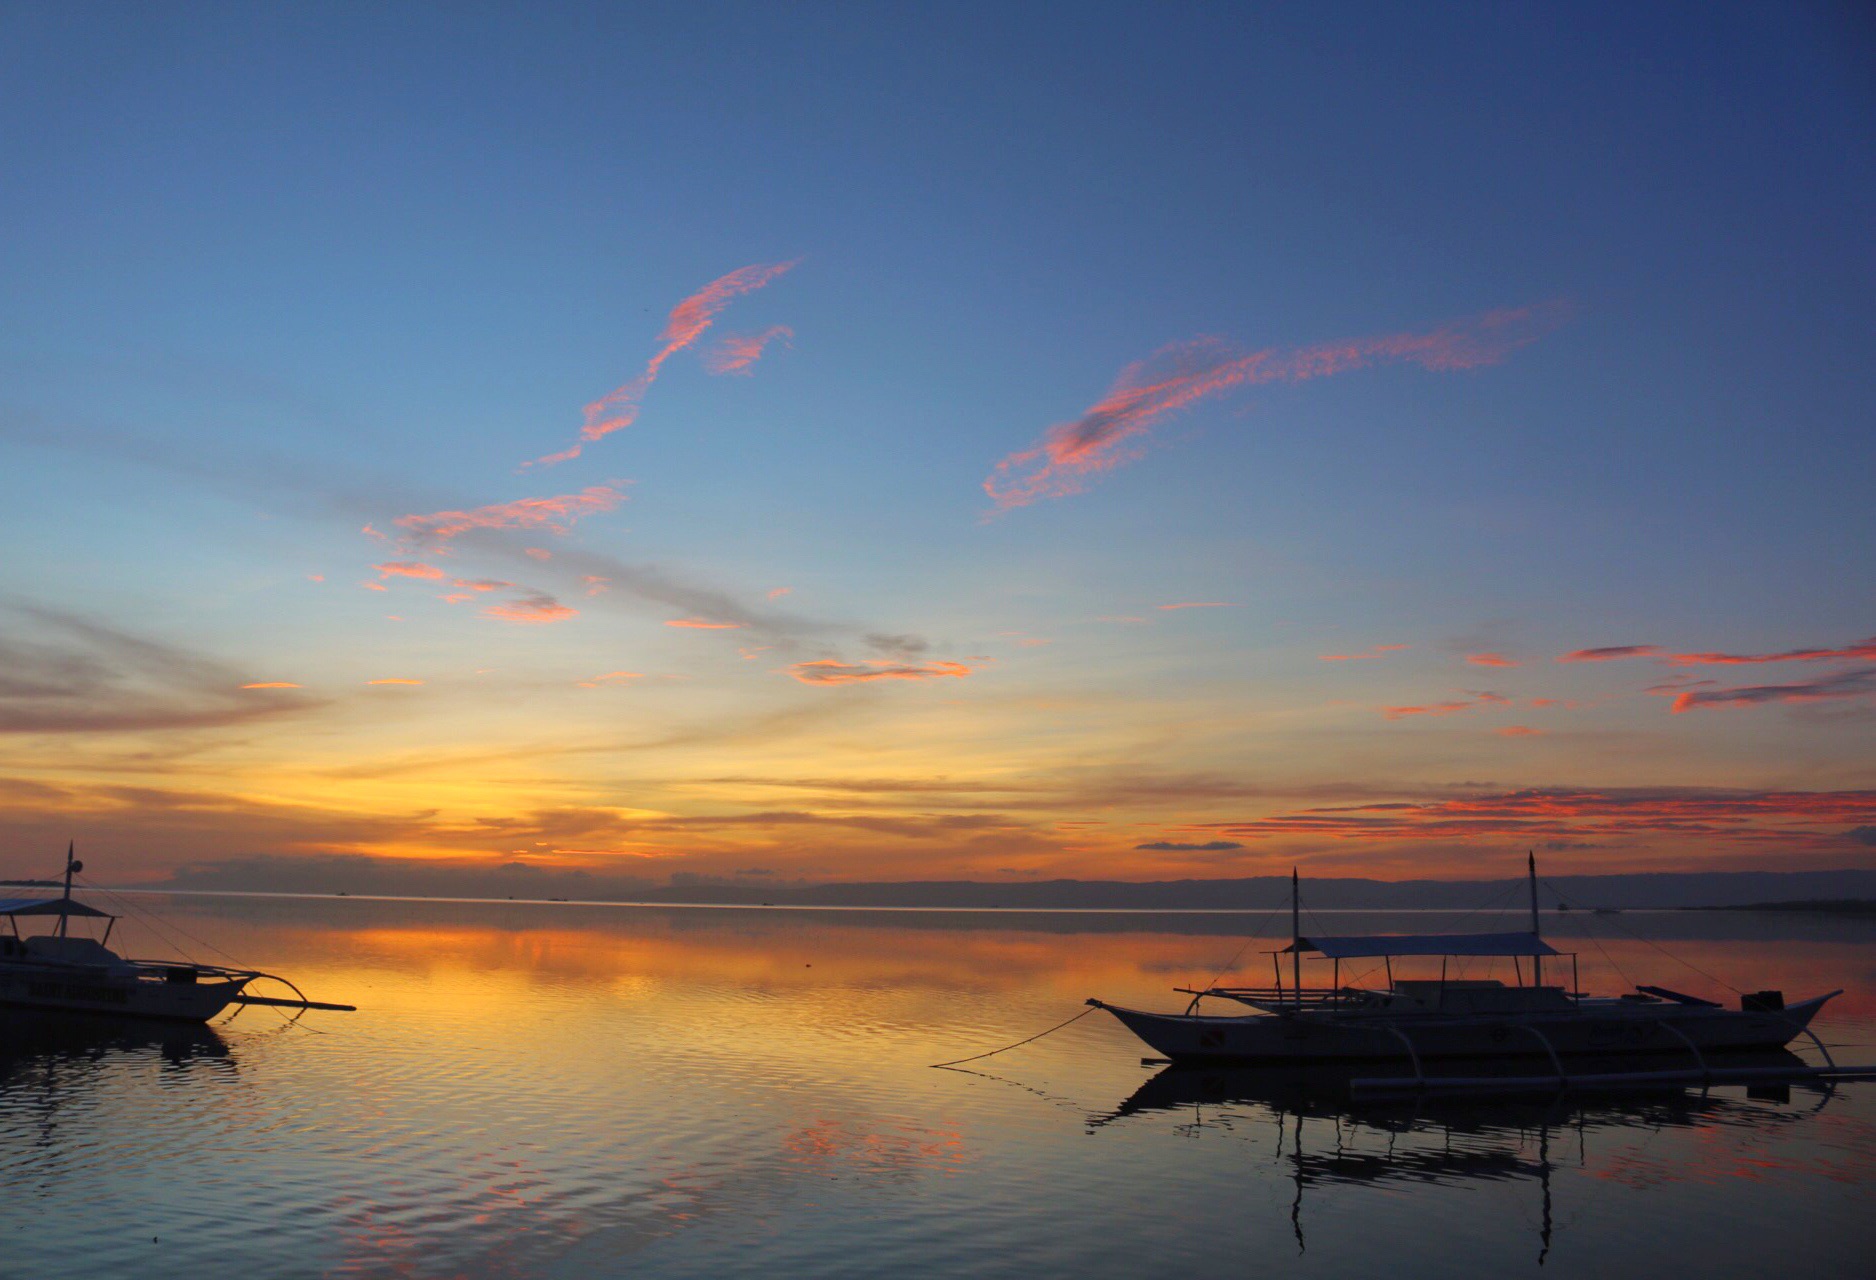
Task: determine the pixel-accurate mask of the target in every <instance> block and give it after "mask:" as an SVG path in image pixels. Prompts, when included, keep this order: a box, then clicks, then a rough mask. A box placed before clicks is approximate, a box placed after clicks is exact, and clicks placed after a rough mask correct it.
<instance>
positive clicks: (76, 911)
mask: <svg viewBox="0 0 1876 1280" xmlns="http://www.w3.org/2000/svg"><path fill="white" fill-rule="evenodd" d="M0 916H97V917H99V918H100V919H104V920H115V919H116V918H117V917H116V916H113V915H112V914H111V913H110V912H108V911H100V910H98V909H97V908H96V907H88V906H86V905H85V904H84V903H82V902H79V901H78V900H77V899H75V898H0Z"/></svg>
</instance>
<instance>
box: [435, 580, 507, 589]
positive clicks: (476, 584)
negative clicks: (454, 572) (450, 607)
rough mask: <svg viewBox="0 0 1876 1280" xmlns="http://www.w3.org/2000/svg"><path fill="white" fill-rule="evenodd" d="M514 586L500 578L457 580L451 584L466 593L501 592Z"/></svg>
mask: <svg viewBox="0 0 1876 1280" xmlns="http://www.w3.org/2000/svg"><path fill="white" fill-rule="evenodd" d="M514 585H515V584H514V583H512V582H503V581H501V580H500V579H499V578H457V579H456V580H455V581H454V582H452V583H450V586H452V587H461V588H462V589H463V590H464V591H501V590H505V589H506V588H508V587H512V586H514Z"/></svg>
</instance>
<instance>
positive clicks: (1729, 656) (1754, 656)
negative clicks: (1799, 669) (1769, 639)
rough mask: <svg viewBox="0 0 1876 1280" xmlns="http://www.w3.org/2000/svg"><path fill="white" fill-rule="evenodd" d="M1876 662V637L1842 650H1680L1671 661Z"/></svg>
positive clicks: (1718, 663)
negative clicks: (1741, 651) (1760, 651)
mask: <svg viewBox="0 0 1876 1280" xmlns="http://www.w3.org/2000/svg"><path fill="white" fill-rule="evenodd" d="M1842 661H1861V662H1876V636H1871V637H1870V638H1869V639H1867V640H1859V641H1857V642H1856V643H1855V644H1852V645H1847V646H1845V647H1844V648H1842V649H1787V650H1785V651H1784V652H1783V653H1676V654H1670V655H1669V656H1668V662H1669V663H1670V664H1672V665H1674V666H1677V667H1708V666H1711V667H1728V666H1751V665H1754V664H1757V663H1763V662H1842Z"/></svg>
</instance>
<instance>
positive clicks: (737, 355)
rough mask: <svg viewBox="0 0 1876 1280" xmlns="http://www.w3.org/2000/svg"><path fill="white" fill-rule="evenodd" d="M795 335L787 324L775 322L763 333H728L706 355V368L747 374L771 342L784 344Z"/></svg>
mask: <svg viewBox="0 0 1876 1280" xmlns="http://www.w3.org/2000/svg"><path fill="white" fill-rule="evenodd" d="M794 336H795V331H794V330H793V329H790V328H789V327H788V326H787V325H785V324H774V325H770V326H769V327H768V328H766V329H764V330H763V331H762V332H761V333H749V334H740V333H727V334H724V335H723V341H722V342H719V343H718V344H717V347H716V350H714V351H712V352H711V353H710V354H709V355H707V356H705V357H704V368H706V369H708V370H709V371H710V372H711V373H737V374H745V375H746V374H747V373H748V372H749V367H750V366H751V365H753V364H754V363H755V362H756V361H758V360H760V359H761V358H762V349H763V348H764V347H766V346H768V345H769V344H770V343H771V342H776V341H780V342H781V344H782V345H783V346H787V345H788V340H789V339H790V338H793V337H794Z"/></svg>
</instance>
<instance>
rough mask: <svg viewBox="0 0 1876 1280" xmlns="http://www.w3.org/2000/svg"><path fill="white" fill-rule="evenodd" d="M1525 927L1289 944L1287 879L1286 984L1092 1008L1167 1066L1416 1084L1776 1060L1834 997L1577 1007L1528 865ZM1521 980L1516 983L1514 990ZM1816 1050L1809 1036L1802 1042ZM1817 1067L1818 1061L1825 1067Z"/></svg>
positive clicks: (1634, 996) (1637, 995)
mask: <svg viewBox="0 0 1876 1280" xmlns="http://www.w3.org/2000/svg"><path fill="white" fill-rule="evenodd" d="M1530 875H1531V928H1530V931H1529V932H1528V933H1524V932H1520V933H1473V934H1380V935H1373V936H1366V937H1325V936H1321V935H1310V936H1307V937H1305V936H1304V935H1303V932H1302V925H1301V915H1300V907H1299V904H1298V900H1297V897H1296V892H1297V880H1296V876H1295V873H1294V872H1292V873H1291V880H1290V883H1291V895H1292V896H1291V922H1292V928H1291V934H1292V936H1291V941H1290V945H1289V946H1288V947H1285V948H1283V949H1281V950H1280V951H1274V952H1272V953H1271V956H1272V961H1273V964H1274V963H1275V962H1276V960H1277V958H1278V957H1279V956H1282V955H1288V956H1289V957H1290V960H1291V964H1290V969H1291V978H1292V980H1291V984H1290V986H1289V988H1288V989H1286V988H1285V987H1284V985H1283V970H1282V966H1281V965H1277V985H1276V986H1275V987H1218V986H1213V987H1207V988H1202V989H1195V988H1191V987H1181V988H1178V990H1179V991H1180V992H1182V993H1183V994H1187V995H1190V996H1191V997H1192V1002H1191V1004H1189V1005H1187V1006H1186V1011H1185V1012H1184V1013H1176V1014H1175V1013H1150V1012H1147V1011H1144V1010H1139V1009H1126V1008H1122V1007H1120V1006H1118V1005H1111V1004H1107V1003H1105V1002H1103V1001H1100V1000H1090V1001H1088V1003H1089V1004H1090V1005H1093V1006H1094V1007H1095V1008H1098V1009H1105V1010H1107V1011H1108V1012H1109V1013H1111V1014H1113V1015H1114V1016H1115V1017H1116V1018H1118V1019H1119V1020H1120V1021H1121V1023H1122V1024H1123V1025H1124V1026H1125V1027H1126V1028H1127V1029H1128V1030H1129V1031H1132V1032H1133V1033H1134V1034H1135V1035H1137V1036H1138V1037H1140V1039H1142V1040H1144V1041H1145V1042H1146V1043H1147V1044H1148V1045H1149V1046H1151V1047H1152V1048H1153V1049H1154V1050H1155V1051H1156V1052H1158V1053H1159V1054H1161V1055H1162V1056H1164V1057H1165V1058H1167V1059H1168V1060H1170V1061H1171V1062H1173V1063H1271V1064H1276V1063H1308V1062H1337V1061H1344V1062H1346V1061H1359V1060H1363V1059H1369V1060H1377V1059H1395V1060H1399V1059H1401V1058H1403V1057H1404V1058H1407V1059H1409V1060H1410V1061H1411V1062H1412V1063H1413V1065H1414V1068H1415V1076H1416V1077H1418V1076H1420V1074H1421V1072H1420V1069H1419V1068H1420V1063H1421V1062H1422V1061H1423V1060H1425V1059H1429V1058H1487V1057H1523V1056H1531V1057H1541V1058H1548V1059H1549V1060H1550V1063H1551V1065H1553V1066H1554V1067H1555V1068H1556V1073H1557V1077H1558V1078H1561V1077H1563V1076H1564V1075H1565V1071H1564V1068H1563V1062H1562V1060H1563V1058H1565V1057H1568V1056H1571V1055H1598V1056H1600V1055H1605V1054H1612V1053H1614V1054H1649V1053H1673V1052H1679V1053H1683V1054H1685V1053H1688V1052H1691V1053H1692V1054H1693V1055H1694V1057H1695V1058H1696V1059H1699V1061H1700V1063H1701V1065H1702V1068H1703V1069H1704V1067H1705V1059H1704V1058H1703V1057H1702V1056H1701V1055H1703V1054H1706V1053H1709V1052H1713V1051H1716V1050H1724V1051H1732V1050H1768V1049H1780V1048H1783V1047H1784V1046H1785V1045H1787V1044H1789V1043H1790V1042H1791V1041H1792V1040H1794V1039H1795V1038H1797V1037H1798V1036H1799V1035H1801V1034H1809V1028H1810V1023H1811V1019H1812V1018H1814V1017H1815V1016H1816V1015H1817V1012H1818V1010H1819V1009H1821V1008H1823V1007H1824V1004H1825V1003H1826V1002H1827V1001H1829V1000H1830V999H1832V998H1833V997H1834V996H1837V995H1841V994H1842V992H1841V991H1832V992H1830V993H1828V994H1826V995H1821V996H1817V997H1814V998H1812V999H1809V1000H1805V1001H1802V1002H1800V1003H1797V1004H1793V1005H1789V1006H1787V1005H1786V1004H1785V1001H1784V996H1783V993H1781V992H1777V991H1760V992H1756V993H1752V994H1747V995H1744V996H1742V998H1741V1001H1740V1007H1739V1008H1738V1009H1728V1008H1725V1007H1723V1006H1722V1005H1720V1004H1717V1003H1715V1002H1714V1001H1711V1000H1702V999H1699V998H1698V997H1695V996H1690V995H1683V994H1682V993H1680V992H1677V991H1670V990H1668V989H1667V988H1665V987H1658V986H1641V987H1637V988H1636V990H1635V991H1634V992H1633V993H1631V994H1624V995H1619V996H1589V995H1585V994H1584V993H1583V992H1582V991H1580V990H1579V989H1578V984H1577V983H1576V982H1575V980H1574V974H1573V977H1572V981H1571V983H1570V986H1569V987H1567V988H1566V987H1564V986H1561V985H1547V984H1546V983H1545V982H1544V962H1545V961H1546V960H1553V962H1556V961H1561V960H1562V959H1565V958H1567V959H1568V960H1569V961H1570V963H1571V965H1572V968H1573V969H1574V964H1575V957H1574V956H1569V957H1564V956H1563V953H1561V952H1558V951H1557V950H1556V949H1554V948H1553V947H1551V946H1550V944H1549V943H1547V942H1545V941H1544V940H1543V939H1542V938H1541V937H1539V936H1538V914H1537V865H1536V861H1535V859H1532V860H1531V862H1530ZM1305 954H1314V955H1319V956H1322V957H1324V958H1326V959H1328V960H1330V961H1332V962H1333V963H1334V966H1335V979H1334V981H1333V982H1332V983H1331V985H1330V986H1329V987H1327V988H1323V989H1316V990H1305V989H1304V988H1303V984H1302V958H1303V956H1304V955H1305ZM1416 956H1417V957H1437V958H1438V959H1439V960H1440V970H1439V976H1438V977H1437V978H1417V979H1408V978H1400V979H1396V978H1394V976H1393V970H1394V962H1395V961H1396V960H1398V959H1401V958H1403V957H1416ZM1453 957H1498V958H1507V959H1511V960H1512V962H1513V964H1514V965H1516V966H1517V968H1518V978H1519V980H1518V983H1517V985H1515V986H1507V985H1506V984H1505V983H1503V982H1500V981H1496V980H1491V979H1478V978H1468V979H1460V978H1453V977H1450V976H1449V973H1448V962H1449V960H1450V959H1451V958H1453ZM1355 959H1361V960H1368V961H1380V962H1381V963H1382V964H1383V965H1384V966H1385V967H1386V971H1387V974H1388V981H1387V985H1386V986H1385V987H1381V988H1379V989H1362V988H1356V987H1344V986H1343V985H1342V984H1341V979H1340V974H1341V963H1342V961H1344V960H1355ZM1527 977H1528V979H1529V980H1528V982H1527V981H1526V978H1527ZM1205 999H1222V1000H1231V1001H1235V1002H1237V1003H1240V1004H1246V1005H1249V1006H1251V1007H1252V1008H1253V1009H1256V1010H1258V1012H1257V1013H1256V1014H1251V1015H1244V1014H1237V1015H1226V1016H1215V1015H1209V1014H1201V1013H1198V1012H1197V1009H1198V1006H1199V1002H1200V1001H1201V1000H1205ZM1812 1038H1813V1039H1814V1040H1815V1037H1812ZM1826 1056H1828V1054H1827V1055H1826Z"/></svg>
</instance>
